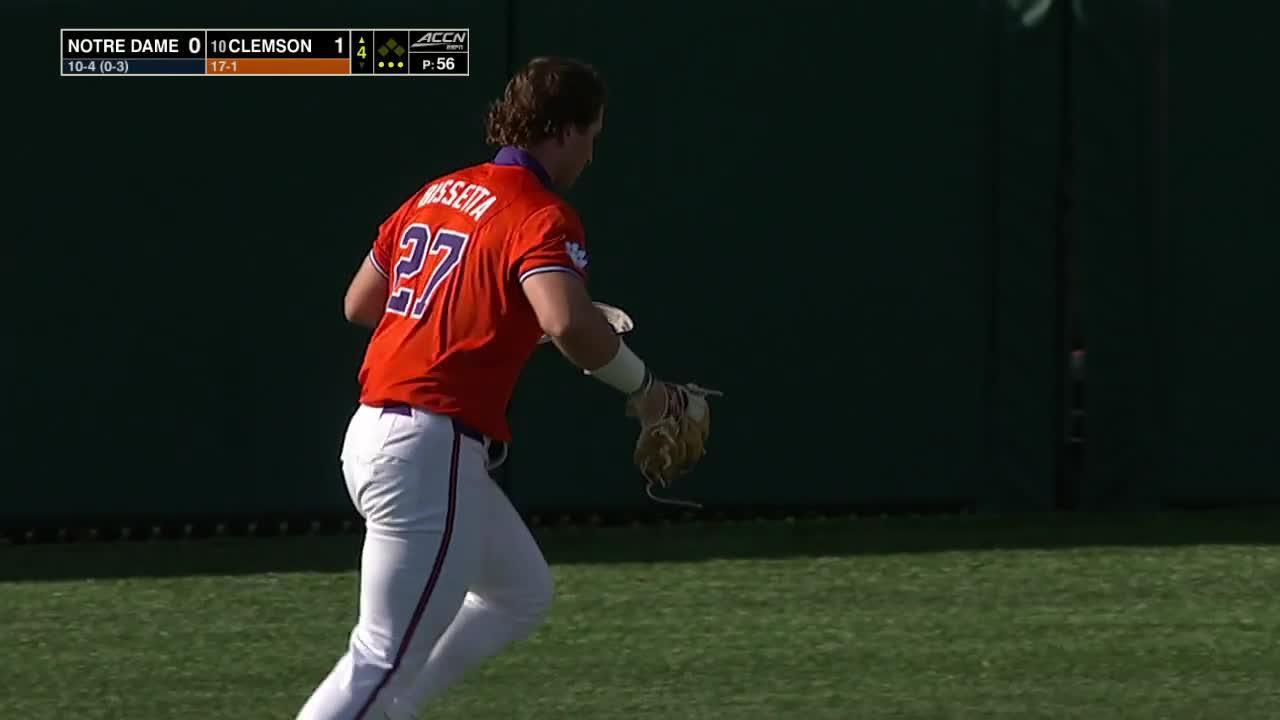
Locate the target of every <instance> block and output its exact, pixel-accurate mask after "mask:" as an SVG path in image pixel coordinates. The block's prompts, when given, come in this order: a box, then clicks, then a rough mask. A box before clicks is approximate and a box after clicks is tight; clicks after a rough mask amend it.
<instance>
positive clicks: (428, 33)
mask: <svg viewBox="0 0 1280 720" xmlns="http://www.w3.org/2000/svg"><path fill="white" fill-rule="evenodd" d="M61 42H62V70H61V74H62V75H63V76H64V77H76V76H86V75H94V76H101V75H122V76H138V77H155V76H193V75H273V76H279V75H284V76H289V75H315V76H329V75H363V76H368V77H415V76H428V77H470V75H471V72H470V65H471V63H470V60H471V31H470V30H469V29H468V28H437V29H428V30H378V29H367V30H351V29H347V30H254V29H236V30H210V29H204V30H103V29H66V28H64V29H63V30H62V32H61Z"/></svg>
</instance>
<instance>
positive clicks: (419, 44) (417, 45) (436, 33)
mask: <svg viewBox="0 0 1280 720" xmlns="http://www.w3.org/2000/svg"><path fill="white" fill-rule="evenodd" d="M468 34H469V33H468V31H466V30H421V31H416V32H414V33H413V34H412V35H410V37H412V38H414V40H413V43H412V44H410V45H409V50H410V51H411V52H431V51H440V50H466V49H467V35H468Z"/></svg>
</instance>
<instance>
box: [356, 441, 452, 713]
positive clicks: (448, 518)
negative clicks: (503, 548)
mask: <svg viewBox="0 0 1280 720" xmlns="http://www.w3.org/2000/svg"><path fill="white" fill-rule="evenodd" d="M461 441H462V436H461V435H459V434H458V432H457V431H456V430H455V431H454V433H453V451H452V454H451V457H450V458H449V507H448V510H447V511H446V512H445V518H444V534H443V535H441V537H440V550H439V551H438V552H436V562H435V565H433V566H432V567H431V574H430V575H429V576H427V585H426V587H424V588H423V589H422V594H421V595H419V596H418V605H417V607H415V608H414V609H413V617H412V618H410V620H409V625H408V627H406V628H405V630H404V638H402V639H401V640H400V648H399V649H398V650H396V657H395V660H393V661H392V663H391V667H390V668H387V672H386V673H384V674H383V676H382V680H381V681H379V682H378V685H377V686H376V687H374V688H373V694H371V695H370V696H369V699H368V700H367V701H365V704H364V705H362V706H361V707H360V712H358V713H356V720H361V719H362V718H364V717H365V714H366V713H368V712H369V708H371V707H373V703H374V701H375V700H377V699H378V694H379V693H381V692H382V689H383V688H385V687H386V686H387V683H389V682H391V675H392V674H393V673H395V671H396V670H398V669H400V663H401V661H403V660H404V656H405V653H407V652H408V651H409V643H411V642H413V633H414V631H415V630H417V629H418V623H419V622H421V621H422V615H423V614H424V613H425V612H426V610H427V603H429V602H430V601H431V591H432V590H434V589H435V587H436V581H437V580H439V579H440V572H441V570H442V569H443V568H444V558H445V555H446V554H447V553H448V551H449V540H450V538H451V537H452V536H453V518H454V515H455V514H456V511H457V507H458V448H459V445H460V444H461Z"/></svg>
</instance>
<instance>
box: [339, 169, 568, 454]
mask: <svg viewBox="0 0 1280 720" xmlns="http://www.w3.org/2000/svg"><path fill="white" fill-rule="evenodd" d="M548 185H549V179H548V178H547V177H546V173H545V171H544V170H543V169H542V168H541V166H540V165H538V164H537V161H536V160H533V159H532V157H530V156H528V155H527V154H526V153H524V152H523V151H520V150H516V149H514V148H503V149H502V151H500V152H499V153H498V156H497V157H496V158H495V159H494V162H487V163H482V164H480V165H475V166H472V167H468V168H464V169H462V170H459V171H457V172H454V173H451V174H449V175H446V176H444V177H441V178H439V179H437V180H433V181H431V182H430V183H428V184H427V185H426V186H424V187H423V188H422V189H421V190H420V191H419V192H417V193H415V194H414V195H413V197H411V198H409V200H407V201H406V202H405V203H404V204H403V205H402V206H400V208H399V209H398V210H397V211H396V212H395V213H393V214H392V215H391V217H389V218H387V220H386V221H385V222H383V223H382V225H381V226H380V227H379V229H378V238H377V240H376V241H375V242H374V245H373V250H372V252H370V254H369V258H370V260H371V261H372V262H373V265H374V267H375V268H377V269H378V270H379V271H380V272H381V273H382V274H383V275H384V276H386V277H387V279H388V289H389V292H388V298H387V305H386V309H385V312H384V314H383V316H382V320H381V322H380V323H379V324H378V326H377V328H376V329H375V330H374V333H373V338H372V339H371V340H370V341H369V348H368V350H367V352H366V354H365V359H364V364H363V366H362V367H361V369H360V375H359V380H360V386H361V391H360V402H361V403H363V404H365V405H372V406H386V405H393V404H400V403H403V404H408V405H412V406H414V407H418V408H422V409H424V410H428V411H430V412H435V413H439V414H442V415H448V416H451V417H454V418H456V419H457V420H459V421H461V422H463V423H465V424H467V425H469V426H471V427H472V428H475V429H476V430H478V431H480V432H482V433H484V434H485V435H487V436H489V437H491V438H493V439H495V440H501V441H504V442H509V441H510V440H511V429H510V427H509V425H508V423H507V417H506V411H507V404H508V402H509V401H510V399H511V393H512V391H513V390H514V389H515V384H516V380H517V379H518V377H519V376H520V373H521V371H522V370H523V368H524V365H525V363H526V362H527V361H528V359H529V356H530V355H532V354H533V351H534V349H535V348H536V347H537V342H538V338H540V337H541V336H542V329H541V327H540V326H539V325H538V320H537V317H536V316H535V315H534V312H533V308H532V306H530V304H529V301H528V299H527V298H525V295H524V292H523V291H522V290H521V288H520V283H521V282H522V281H523V280H524V279H525V278H527V277H529V276H530V275H533V274H536V273H541V272H570V273H576V274H578V275H579V276H581V277H582V278H583V279H584V280H585V279H586V265H587V256H586V244H585V240H584V237H583V236H584V233H583V229H582V222H581V221H580V220H579V218H578V215H577V213H576V212H574V210H573V208H571V207H569V205H568V204H567V203H566V202H565V201H564V200H563V199H562V198H561V197H560V196H558V195H557V194H555V193H554V192H553V191H552V190H551V189H550V188H549V187H548Z"/></svg>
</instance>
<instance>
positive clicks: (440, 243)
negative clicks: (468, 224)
mask: <svg viewBox="0 0 1280 720" xmlns="http://www.w3.org/2000/svg"><path fill="white" fill-rule="evenodd" d="M468 237H469V236H467V235H464V234H462V233H460V232H455V231H453V230H445V229H443V228H441V229H440V230H437V231H436V232H435V234H434V235H432V233H431V228H429V227H427V226H426V225H423V224H421V223H414V224H412V225H410V226H409V227H407V228H405V231H404V234H403V235H401V236H400V248H401V249H402V250H408V251H409V254H408V255H406V256H404V257H402V258H401V259H400V262H397V263H396V267H395V275H394V276H393V277H392V279H393V284H392V286H391V287H392V290H391V295H390V297H388V298H387V312H389V313H394V314H396V315H407V316H409V317H411V318H414V319H415V320H416V319H418V318H420V317H422V316H423V315H424V314H426V312H427V303H429V302H431V296H432V295H434V294H435V292H436V288H438V287H440V283H442V282H444V279H445V278H447V277H449V273H451V272H453V269H454V268H455V267H457V266H458V261H459V260H461V259H462V254H463V253H464V252H466V250H467V238H468ZM428 256H430V257H438V258H439V260H438V261H437V262H436V263H435V267H434V268H433V269H432V270H431V275H430V276H429V277H428V278H427V282H426V284H425V285H422V287H421V290H419V291H417V292H415V290H416V289H417V287H418V285H419V282H418V281H416V280H415V279H414V278H416V277H418V275H419V274H420V273H421V272H422V267H423V265H425V264H426V261H427V257H428ZM415 295H416V296H417V302H414V297H415Z"/></svg>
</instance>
